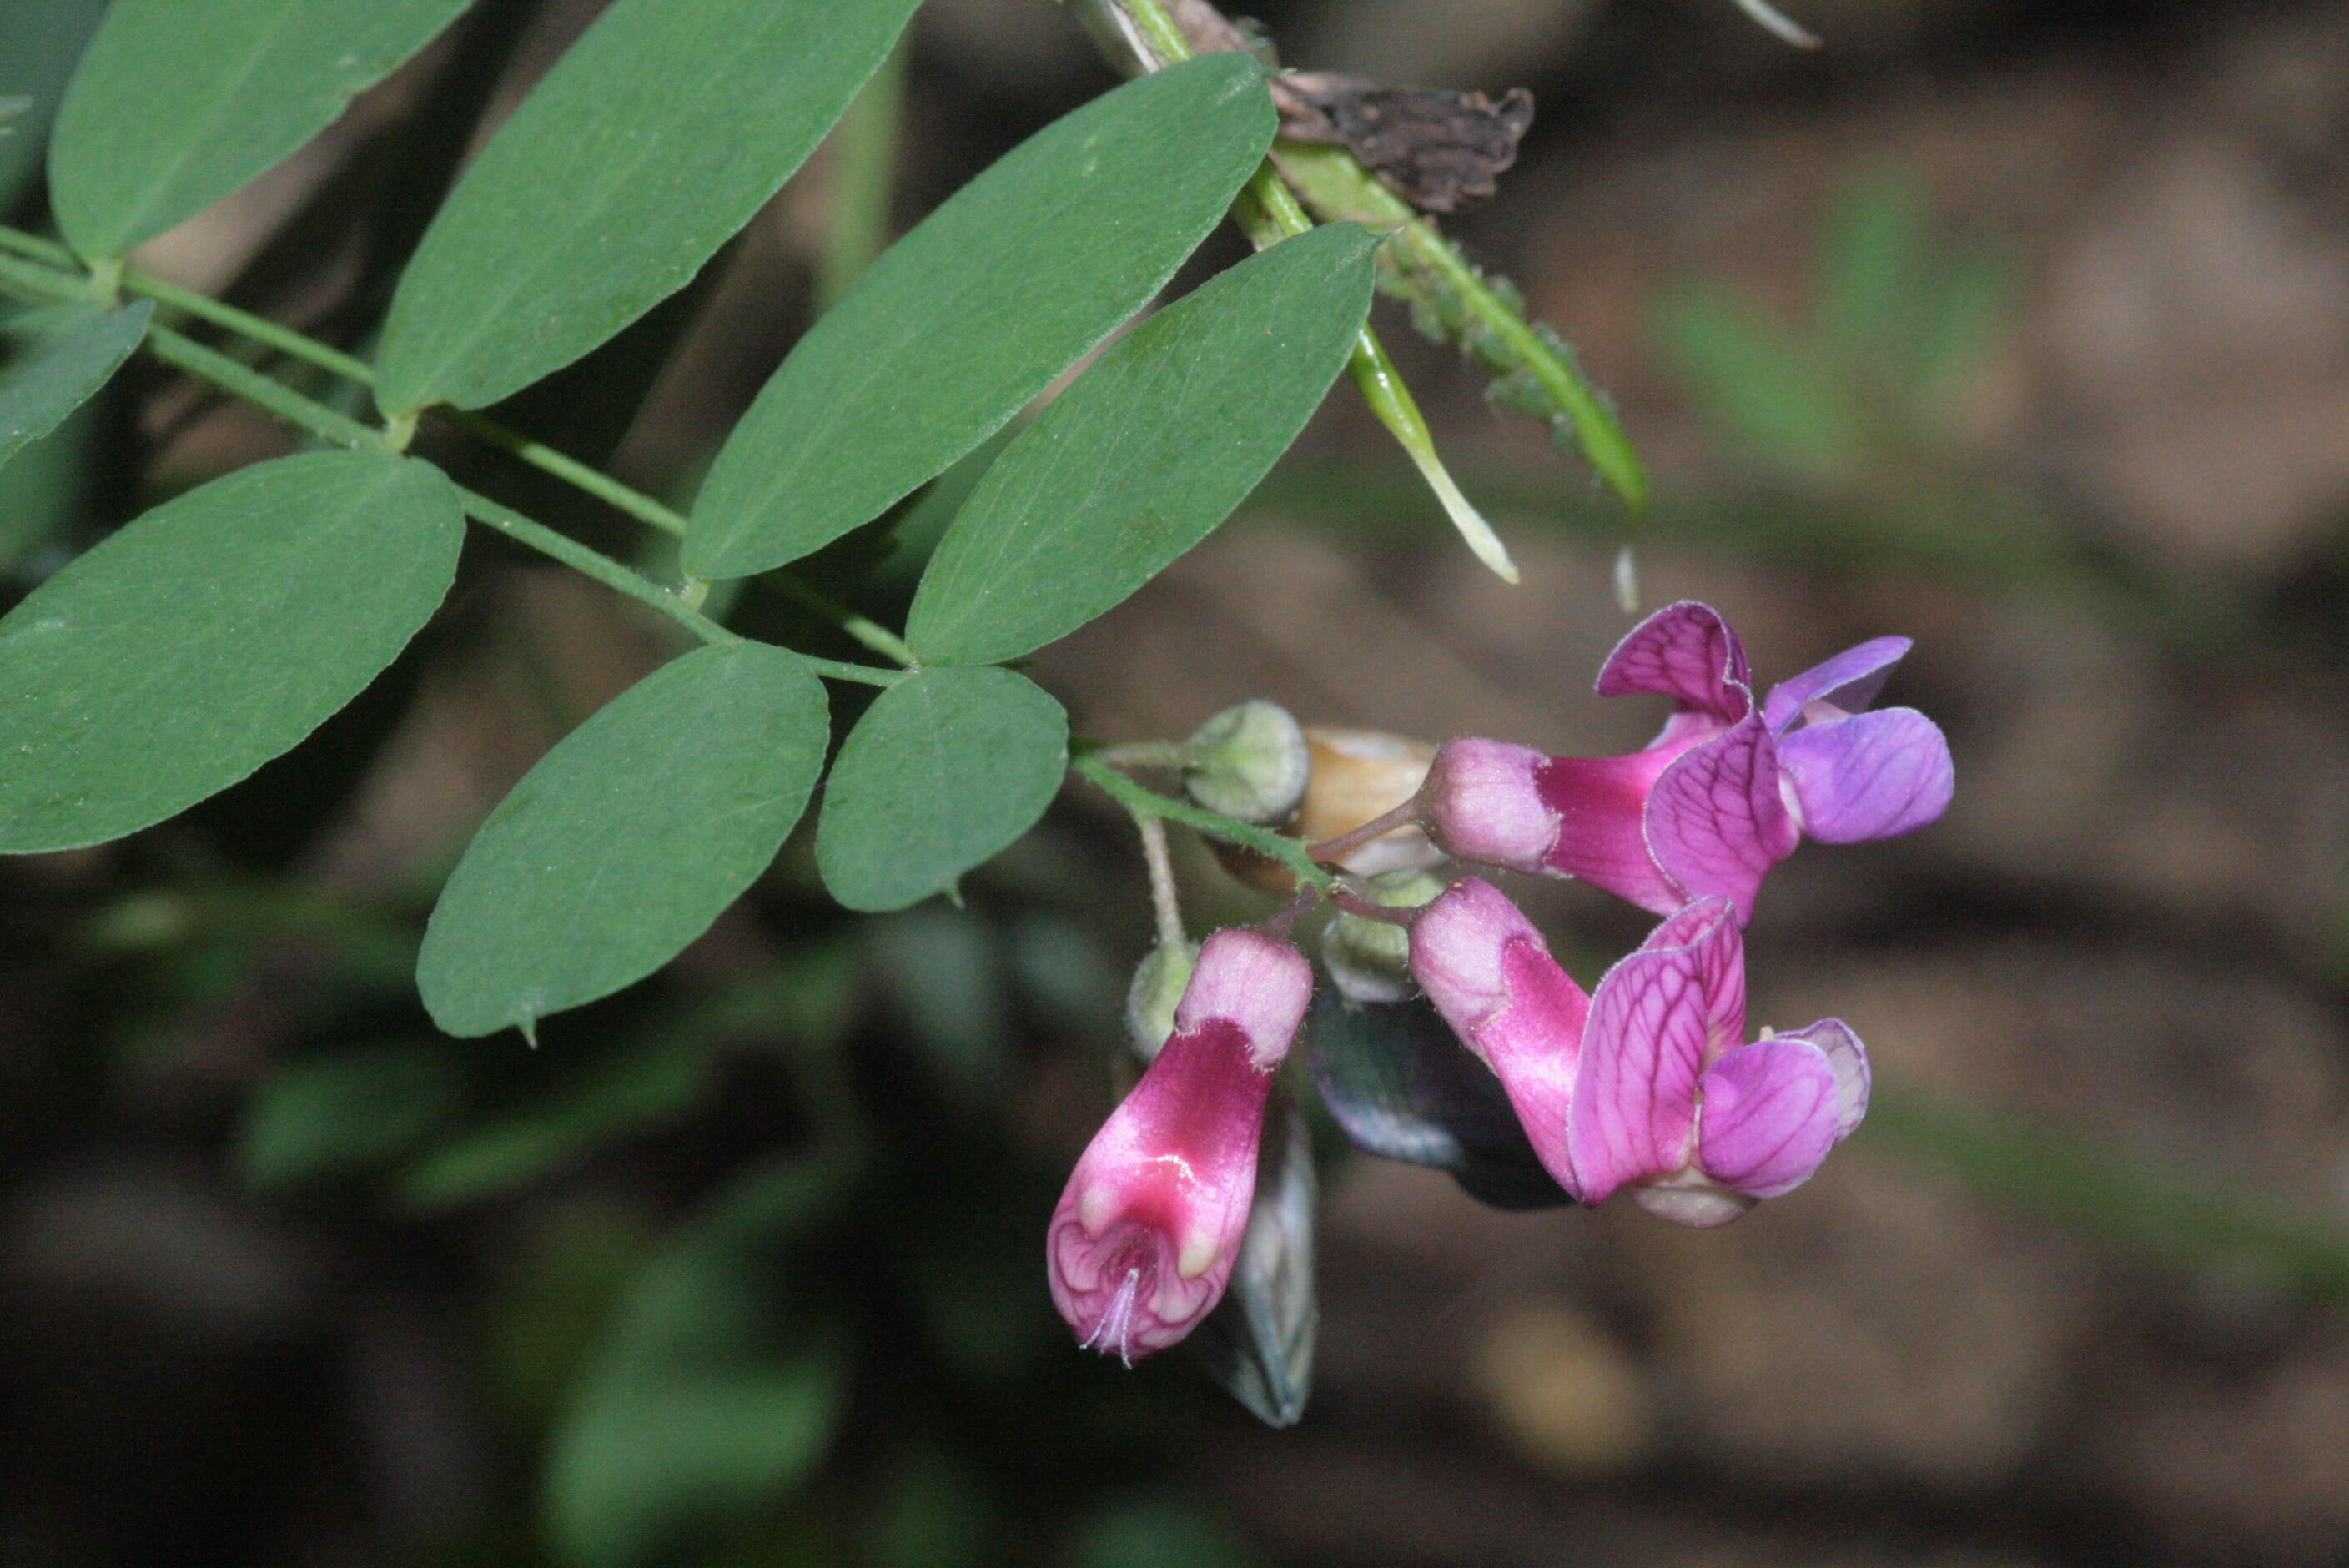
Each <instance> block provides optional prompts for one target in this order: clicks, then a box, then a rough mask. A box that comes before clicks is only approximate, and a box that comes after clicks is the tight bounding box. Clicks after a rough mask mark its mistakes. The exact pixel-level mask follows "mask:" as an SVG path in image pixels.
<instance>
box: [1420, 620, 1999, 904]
mask: <svg viewBox="0 0 2349 1568" xmlns="http://www.w3.org/2000/svg"><path fill="white" fill-rule="evenodd" d="M1908 651H1909V639H1908V638H1906V637H1877V638H1874V639H1872V640H1870V641H1868V642H1865V643H1862V644H1860V645H1858V646H1857V647H1853V648H1848V649H1846V650H1845V651H1844V652H1842V653H1840V654H1837V655H1836V656H1835V657H1833V658H1831V659H1829V660H1827V661H1826V663H1824V664H1821V665H1816V666H1815V667H1813V668H1811V669H1808V670H1806V671H1805V672H1803V673H1802V674H1801V675H1798V676H1795V677H1794V678H1793V679H1791V680H1787V681H1783V682H1781V683H1780V684H1779V685H1778V686H1775V687H1774V688H1773V689H1772V690H1771V692H1770V694H1769V696H1768V697H1767V698H1766V699H1765V700H1764V701H1762V702H1759V703H1756V702H1755V701H1754V688H1753V676H1752V675H1751V673H1750V671H1749V670H1748V668H1747V665H1746V660H1745V649H1744V645H1742V644H1740V643H1739V642H1738V640H1737V634H1736V633H1734V632H1733V631H1731V630H1730V629H1729V625H1728V624H1727V623H1726V622H1724V621H1723V620H1722V618H1721V617H1720V615H1719V614H1715V613H1714V611H1713V609H1712V608H1711V607H1710V606H1708V605H1704V604H1700V603H1696V602H1695V601H1694V600H1683V601H1682V602H1681V603H1677V604H1672V605H1670V606H1667V607H1666V608H1664V609H1661V610H1659V611H1657V612H1656V613H1655V614H1652V615H1651V616H1649V617H1648V618H1647V619H1646V620H1645V621H1642V622H1640V624H1639V625H1637V626H1635V627H1633V628H1632V629H1631V632H1630V634H1629V635H1628V636H1626V637H1625V638H1624V639H1623V640H1622V642H1621V643H1619V644H1618V645H1616V648H1615V651H1614V653H1613V654H1611V655H1609V657H1608V660H1607V663H1606V664H1605V665H1604V666H1602V667H1601V668H1600V670H1599V696H1630V695H1632V694H1634V693H1642V692H1648V693H1654V694H1657V695H1659V696H1670V697H1672V698H1674V699H1675V700H1676V706H1675V707H1674V708H1673V711H1672V716H1671V718H1670V719H1668V720H1666V721H1665V724H1664V727H1663V730H1662V732H1661V734H1659V735H1658V736H1657V737H1656V738H1655V739H1654V740H1652V741H1651V742H1650V743H1649V744H1648V746H1647V748H1646V749H1644V750H1640V751H1635V752H1632V753H1631V754H1630V755H1629V756H1625V757H1547V756H1544V755H1543V754H1542V753H1540V752H1538V751H1536V750H1534V749H1532V748H1529V747H1524V746H1514V745H1510V744H1508V743H1507V742H1505V741H1498V740H1478V739H1460V740H1454V741H1450V742H1448V743H1446V744H1445V745H1444V748H1442V749H1441V750H1440V751H1439V752H1437V754H1436V758H1435V763H1434V766H1433V768H1432V769H1430V770H1429V773H1428V780H1427V785H1426V787H1425V789H1423V791H1422V793H1421V795H1420V804H1419V817H1420V820H1422V821H1423V823H1424V824H1425V826H1426V828H1427V830H1428V832H1429V835H1430V836H1431V837H1432V838H1433V839H1434V840H1435V841H1436V842H1437V843H1438V844H1439V845H1440V846H1441V847H1442V848H1443V849H1444V851H1447V852H1448V853H1451V854H1453V855H1455V856H1457V857H1459V858H1460V859H1462V860H1467V861H1485V862H1486V863H1488V864H1492V865H1499V866H1506V867H1508V868H1509V869H1511V870H1513V871H1522V872H1547V873H1549V874H1551V875H1554V876H1571V877H1578V878H1580V879H1581V880H1583V881H1584V882H1589V883H1590V884H1592V885H1593V886H1595V887H1600V888H1604V889H1606V890H1607V891H1608V892H1612V893H1616V894H1618V895H1619V896H1621V897H1623V898H1626V899H1629V900H1630V902H1631V903H1636V904H1638V905H1639V906H1640V908H1642V909H1645V910H1649V911H1651V912H1652V913H1657V914H1669V913H1672V912H1673V911H1675V910H1677V909H1679V908H1681V907H1682V905H1683V904H1686V903H1690V902H1691V901H1692V900H1695V899H1699V898H1703V897H1708V896H1713V895H1719V896H1722V897H1725V898H1727V899H1728V900H1730V902H1731V903H1733V904H1735V905H1736V908H1737V917H1738V919H1739V921H1740V922H1744V921H1749V920H1751V919H1752V918H1753V916H1754V895H1755V893H1756V892H1757V891H1758V890H1759V889H1760V887H1761V885H1762V879H1763V878H1764V876H1765V875H1766V874H1768V872H1769V870H1770V868H1771V867H1772V866H1774V865H1775V864H1777V863H1778V861H1782V860H1784V859H1785V858H1786V856H1788V855H1789V854H1791V853H1793V852H1794V849H1795V844H1796V843H1797V842H1799V841H1801V839H1802V837H1803V836H1804V835H1805V834H1808V835H1809V836H1810V837H1812V838H1814V839H1816V840H1818V841H1820V842H1822V843H1829V844H1849V843H1857V842H1861V841H1866V840H1870V839H1889V838H1891V837H1894V836H1895V835H1897V834H1900V833H1906V832H1909V831H1912V830H1915V829H1918V828H1921V827H1923V826H1925V825H1926V824H1927V823H1929V822H1930V821H1932V820H1935V819H1936V818H1938V817H1939V816H1940V814H1941V813H1942V811H1943V810H1946V809H1947V808H1948V806H1949V803H1950V791H1951V784H1952V781H1953V778H1954V775H1953V772H1952V769H1951V763H1950V748H1949V744H1948V742H1947V741H1945V740H1943V739H1942V738H1941V732H1940V729H1939V728H1937V727H1935V726H1934V724H1933V722H1932V720H1930V719H1929V718H1927V717H1925V716H1924V715H1923V714H1920V713H1919V712H1918V711H1917V710H1916V709H1914V708H1907V707H1896V708H1886V709H1883V710H1881V711H1879V712H1875V713H1869V712H1865V711H1863V710H1864V709H1866V708H1867V707H1868V704H1869V703H1870V702H1871V701H1873V700H1874V699H1875V696H1876V694H1877V692H1878V689H1879V688H1881V687H1882V686H1883V685H1884V682H1885V680H1886V678H1887V677H1888V676H1890V675H1891V673H1892V667H1893V665H1896V664H1898V663H1899V661H1900V658H1901V655H1904V654H1906V653H1907V652H1908Z"/></svg>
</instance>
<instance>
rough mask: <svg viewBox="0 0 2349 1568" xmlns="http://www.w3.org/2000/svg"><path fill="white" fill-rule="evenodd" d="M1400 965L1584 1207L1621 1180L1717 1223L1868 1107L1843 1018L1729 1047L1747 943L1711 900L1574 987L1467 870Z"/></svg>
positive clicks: (1802, 1170) (1864, 1065)
mask: <svg viewBox="0 0 2349 1568" xmlns="http://www.w3.org/2000/svg"><path fill="white" fill-rule="evenodd" d="M1411 964H1412V973H1413V975H1414V976H1415V977H1416V978H1417V979H1418V981H1419V983H1420V985H1421V986H1422V987H1423V989H1424V990H1425V991H1426V993H1427V995H1428V997H1429V999H1430V1000H1432V1001H1433V1003H1434V1004H1435V1006H1436V1009H1437V1011H1439V1012H1441V1013H1442V1014H1443V1015H1444V1018H1445V1020H1446V1021H1447V1022H1448V1023H1450V1024H1451V1025H1452V1026H1453V1029H1454V1032H1456V1033H1457V1034H1458V1035H1459V1036H1460V1037H1461V1039H1462V1041H1463V1042H1464V1043H1465V1044H1466V1045H1467V1047H1468V1048H1469V1049H1470V1050H1471V1051H1473V1052H1475V1054H1476V1055H1477V1056H1478V1057H1482V1058H1483V1059H1484V1061H1485V1064H1486V1065H1487V1066H1489V1067H1490V1068H1492V1069H1493V1071H1494V1073H1495V1075H1496V1076H1498V1077H1499V1078H1500V1080H1501V1085H1502V1088H1504V1089H1505V1090H1506V1091H1507V1093H1508V1096H1509V1102H1510V1104H1511V1105H1512V1106H1513V1107H1515V1108H1516V1112H1517V1118H1518V1119H1519V1121H1520V1122H1522V1123H1523V1124H1524V1127H1525V1130H1526V1139H1527V1140H1528V1141H1530V1142H1531V1143H1532V1144H1533V1147H1534V1151H1535V1153H1537V1155H1539V1156H1540V1158H1541V1161H1542V1165H1543V1167H1544V1168H1545V1169H1547V1171H1549V1173H1550V1175H1551V1176H1552V1177H1553V1178H1554V1179H1555V1180H1556V1181H1557V1183H1558V1185H1559V1186H1561V1187H1563V1188H1565V1189H1566V1190H1567V1191H1568V1192H1569V1193H1571V1194H1573V1195H1574V1196H1575V1197H1576V1198H1578V1199H1579V1200H1581V1201H1582V1202H1586V1203H1598V1202H1602V1201H1603V1200H1605V1199H1606V1198H1607V1197H1608V1196H1609V1194H1611V1193H1612V1192H1614V1191H1616V1190H1617V1189H1618V1188H1619V1187H1624V1186H1627V1185H1628V1186H1630V1188H1631V1189H1632V1195H1633V1197H1634V1198H1635V1199H1636V1200H1637V1201H1638V1202H1640V1204H1641V1205H1642V1206H1643V1207H1645V1208H1648V1209H1650V1210H1651V1211H1653V1212H1656V1213H1659V1214H1661V1215H1663V1216H1664V1217H1665V1218H1666V1219H1669V1220H1673V1221H1677V1222H1680V1223H1682V1224H1687V1225H1719V1224H1724V1223H1726V1222H1729V1221H1731V1220H1733V1219H1735V1218H1736V1217H1737V1216H1738V1215H1740V1214H1742V1213H1744V1212H1745V1211H1746V1210H1747V1209H1749V1208H1751V1207H1753V1205H1754V1202H1755V1201H1756V1200H1758V1199H1762V1198H1774V1197H1776V1196H1778V1195H1779V1194H1780V1193H1782V1192H1787V1191H1793V1190H1794V1189H1795V1188H1796V1187H1798V1186H1800V1185H1801V1184H1802V1183H1803V1182H1804V1181H1806V1180H1808V1179H1809V1177H1810V1174H1811V1172H1812V1171H1816V1170H1817V1169H1818V1166H1819V1162H1820V1161H1823V1160H1824V1159H1826V1153H1827V1150H1829V1149H1831V1148H1832V1147H1834V1146H1835V1144H1837V1142H1839V1141H1841V1140H1842V1139H1843V1138H1844V1137H1846V1136H1847V1134H1849V1132H1850V1131H1851V1130H1852V1129H1853V1128H1855V1127H1857V1125H1858V1124H1859V1119H1860V1117H1861V1115H1862V1114H1863V1113H1864V1112H1865V1111H1866V1109H1867V1107H1868V1057H1867V1054H1866V1052H1865V1051H1864V1050H1863V1049H1862V1048H1861V1046H1860V1043H1859V1039H1858V1037H1857V1036H1855V1035H1854V1034H1853V1033H1852V1032H1851V1030H1850V1029H1849V1028H1847V1027H1846V1026H1844V1024H1843V1023H1842V1022H1841V1021H1839V1020H1837V1019H1832V1018H1830V1019H1826V1020H1823V1021H1821V1022H1819V1023H1816V1024H1813V1025H1812V1026H1810V1027H1809V1028H1807V1029H1802V1030H1797V1031H1795V1033H1793V1034H1785V1035H1773V1036H1769V1037H1765V1038H1764V1039H1761V1040H1758V1041H1755V1042H1754V1043H1753V1044H1751V1045H1747V1044H1744V1043H1743V1042H1744V1028H1745V962H1744V939H1743V937H1742V936H1741V935H1740V934H1739V930H1738V924H1737V921H1736V919H1735V914H1734V911H1733V908H1732V907H1731V905H1730V903H1729V901H1728V900H1726V899H1723V898H1719V897H1713V898H1706V899H1702V900H1700V901H1699V902H1697V903H1692V904H1690V905H1689V906H1688V907H1687V908H1685V909H1682V911H1680V912H1679V913H1676V914H1674V915H1673V916H1671V918H1670V919H1668V920H1666V921H1665V922H1664V923H1662V924H1661V925H1660V926H1658V927H1657V928H1656V930H1655V931H1654V932H1653V933H1652V934H1651V935H1650V936H1649V938H1648V940H1647V942H1646V943H1645V944H1642V945H1641V946H1640V950H1639V951H1638V952H1636V953H1633V954H1630V956H1629V957H1627V958H1625V959H1624V960H1623V961H1622V962H1621V963H1619V964H1618V965H1615V967H1614V968H1612V969H1610V970H1609V971H1608V972H1607V975H1606V976H1605V977H1604V978H1603V979H1601V980H1600V981H1599V989H1598V990H1597V991H1596V992H1595V993H1593V994H1591V995H1588V996H1586V995H1584V993H1583V991H1582V988H1581V987H1580V986H1578V985H1576V984H1575V983H1574V980H1573V977H1572V976H1570V975H1568V974H1567V973H1566V971H1565V970H1563V969H1561V968H1560V967H1559V966H1558V965H1557V961H1556V960H1555V959H1553V958H1551V957H1550V955H1549V950H1548V948H1547V945H1546V944H1544V943H1543V941H1542V939H1541V934H1540V933H1539V932H1538V931H1537V930H1535V928H1534V926H1533V923H1531V922H1530V921H1528V920H1526V917H1525V915H1524V914H1523V913H1520V912H1519V911H1518V910H1517V908H1516V905H1515V904H1513V903H1510V902H1509V900H1508V899H1507V898H1506V897H1505V896H1504V895H1503V894H1502V893H1501V892H1500V891H1499V890H1498V889H1496V888H1495V887H1494V886H1493V885H1492V884H1491V883H1490V882H1484V881H1482V880H1480V879H1478V878H1475V877H1465V878H1463V879H1462V880H1461V881H1459V882H1455V883H1454V884H1453V885H1452V886H1451V887H1450V888H1448V889H1446V890H1445V891H1444V893H1443V894H1442V895H1440V896H1439V897H1438V898H1437V899H1436V900H1435V902H1434V903H1431V904H1429V905H1428V906H1427V908H1426V909H1425V910H1424V911H1423V912H1422V913H1421V914H1420V916H1419V918H1418V920H1417V922H1416V923H1414V924H1413V927H1412V937H1411Z"/></svg>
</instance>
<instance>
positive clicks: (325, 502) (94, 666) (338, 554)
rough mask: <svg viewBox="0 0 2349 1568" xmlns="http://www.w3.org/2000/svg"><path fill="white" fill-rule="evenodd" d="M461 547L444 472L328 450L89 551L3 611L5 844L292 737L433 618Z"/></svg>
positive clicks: (127, 826) (208, 787) (210, 781)
mask: <svg viewBox="0 0 2349 1568" xmlns="http://www.w3.org/2000/svg"><path fill="white" fill-rule="evenodd" d="M463 539H464V519H463V516H462V515H461V514H460V511H459V510H458V504H457V495H456V491H455V489H454V488H453V487H452V486H451V485H450V483H449V481H448V480H446V479H444V478H443V477H442V476H441V474H440V469H435V468H432V467H430V466H429V465H428V464H425V463H421V462H418V461H415V460H414V459H407V458H396V457H393V456H391V455H390V454H388V453H384V452H313V453H309V454H306V455H304V456H300V457H291V458H279V459H275V460H274V461H271V462H265V463H258V464H255V465H254V466H253V467H251V468H248V469H240V470H238V471H237V472H235V473H233V474H230V475H228V476H227V477H226V478H224V479H218V480H213V481H212V483H210V484H208V485H205V486H203V487H202V488H201V489H198V490H191V491H189V492H188V493H187V494H186V495H183V496H181V497H180V498H179V499H177V500H171V501H167V502H165V503H164V504H163V505H161V506H160V507H157V508H156V509H155V510H154V511H150V512H148V513H147V514H146V515H144V516H143V517H140V518H139V519H138V520H136V521H133V522H131V523H130V524H129V526H128V527H126V528H124V529H123V530H122V531H120V532H119V533H117V534H115V535H114V536H113V537H112V538H110V539H108V540H107V541H106V542H104V543H102V544H99V545H98V546H97V547H96V548H95V549H93V550H91V551H89V552H88V553H87V554H85V555H83V556H82V557H81V558H80V559H79V560H78V561H76V562H73V563H72V564H71V565H69V566H67V568H66V569H65V570H64V571H62V572H60V573H57V575H56V576H55V577H52V578H50V579H49V580H48V581H47V583H43V584H41V586H40V587H39V588H37V589H36V590H34V592H33V593H32V594H31V595H30V596H28V597H27V598H26V600H25V602H24V603H21V604H19V605H17V606H16V609H14V610H12V611H10V612H9V613H8V614H7V616H6V618H5V619H0V851H5V852H10V853H21V852H24V851H33V850H63V849H73V848H77V847H78V846H80V845H84V844H95V843H100V842H103V841H106V840H108V839H113V838H119V837H120V836H121V835H123V834H124V833H129V832H133V831H135V830H138V829H140V828H144V827H147V826H149V825H150V824H151V823H155V822H159V821H161V820H163V819H164V818H166V817H169V816H171V815H172V814H173V813H175V812H178V811H181V810H184V809H186V808H187V807H189V806H192V805H194V804H195V803H196V802H197V801H199V800H201V799H203V798H204V797H205V796H207V795H211V794H212V793H214V792H216V791H218V790H221V789H226V788H228V786H230V785H232V784H233V783H235V782H236V781H237V780H239V779H243V778H244V777H245V776H246V775H247V774H249V773H251V772H252V771H253V770H254V769H256V768H258V767H260V766H261V765H262V764H263V763H264V762H266V761H268V760H269V759H270V758H273V757H275V756H277V755H278V754H279V753H281V752H283V751H285V750H287V749H288V748H291V747H293V746H294V745H295V743H296V742H297V741H299V740H301V739H302V738H303V737H305V736H306V735H308V734H309V733H310V732H311V731H312V730H314V729H316V727H318V726H319V725H321V724H323V723H324V722H326V719H327V718H328V717H330V716H332V715H333V714H334V713H335V712H336V709H338V708H340V707H342V706H343V705H344V704H345V703H347V702H348V701H350V699H351V698H352V697H354V696H357V695H358V694H359V692H360V690H361V689H362V688H364V687H365V686H367V683H368V682H369V681H371V680H373V679H374V678H375V677H376V676H377V675H378V674H379V673H381V672H382V670H383V668H384V666H385V665H388V664H390V663H391V661H392V660H393V659H394V658H396V657H398V654H399V651H400V649H402V648H403V647H405V646H407V645H408V641H409V638H410V637H412V636H414V635H415V634H416V632H417V630H418V628H419V627H420V626H422V625H423V624H424V623H425V622H426V621H427V620H429V618H430V617H431V614H432V612H433V611H434V610H435V609H437V608H439V606H440V601H441V600H442V599H443V598H445V597H446V596H447V595H448V592H449V585H450V583H451V582H452V581H453V580H454V579H455V576H456V572H457V555H458V551H459V548H460V545H461V544H462V542H463Z"/></svg>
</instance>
